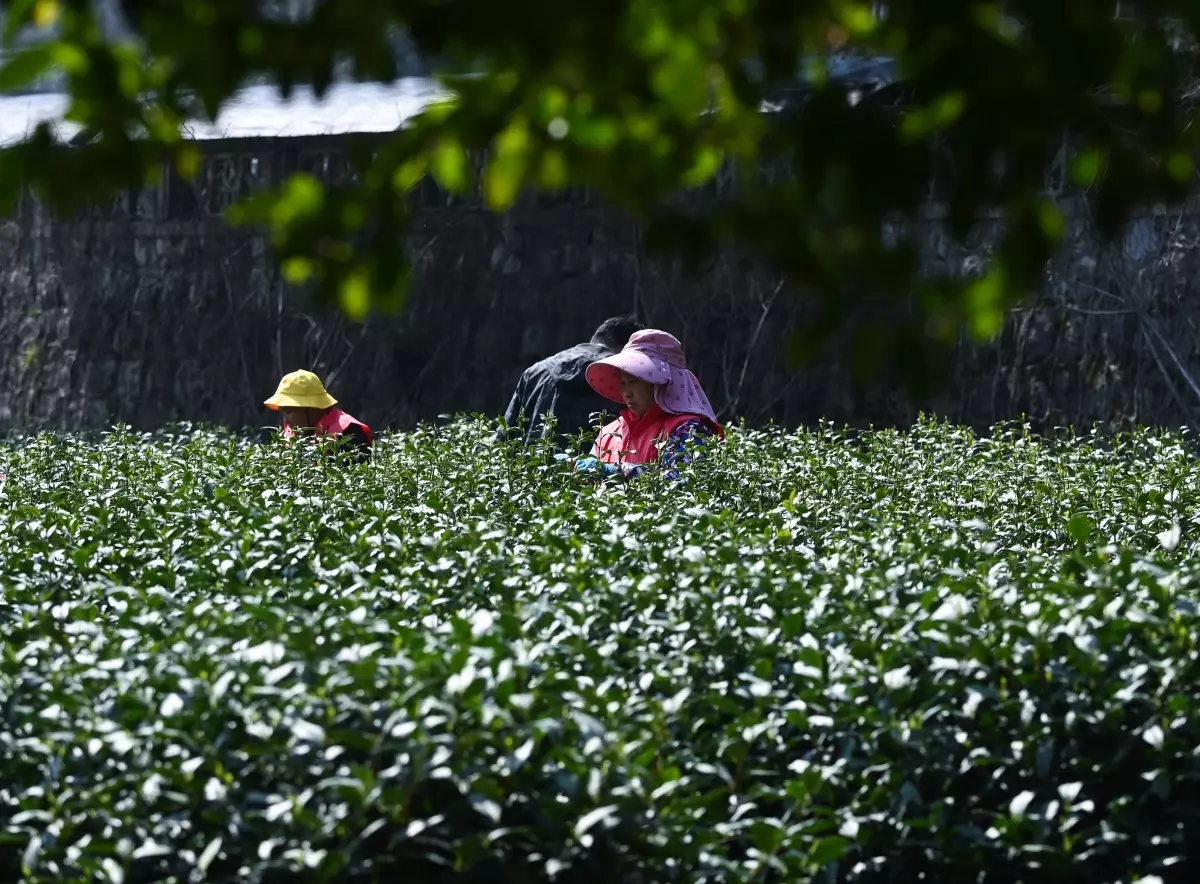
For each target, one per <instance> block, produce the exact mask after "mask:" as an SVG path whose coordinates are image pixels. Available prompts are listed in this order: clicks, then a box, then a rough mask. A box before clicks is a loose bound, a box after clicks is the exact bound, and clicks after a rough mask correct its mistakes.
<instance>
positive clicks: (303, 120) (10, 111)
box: [0, 56, 896, 146]
mask: <svg viewBox="0 0 1200 884" xmlns="http://www.w3.org/2000/svg"><path fill="white" fill-rule="evenodd" d="M826 64H827V66H828V71H829V76H830V78H831V79H834V80H840V81H843V82H846V83H848V84H852V85H861V86H866V87H868V88H872V87H874V88H880V87H882V86H884V85H886V84H889V83H892V82H895V80H896V70H895V62H894V61H892V60H891V59H875V58H856V57H851V56H833V57H831V58H828V59H826ZM797 85H798V86H799V88H801V89H803V88H805V84H803V83H798V84H797ZM444 95H445V92H444V90H442V88H441V87H440V86H439V85H438V83H437V82H436V81H435V80H432V79H428V78H422V77H406V78H403V79H400V80H397V81H395V82H394V83H337V84H334V85H333V86H331V87H330V88H329V89H328V90H327V91H326V93H325V95H324V96H323V97H322V98H321V99H320V100H318V99H317V98H316V96H315V95H314V94H313V92H312V90H311V89H310V88H308V87H298V88H297V89H295V90H294V91H293V92H292V95H291V97H290V98H288V99H286V100H285V99H284V98H283V96H282V95H281V94H280V92H279V89H278V88H277V87H275V86H271V85H261V86H248V87H246V88H245V89H242V90H241V91H239V92H238V93H237V94H236V95H235V96H234V97H233V98H232V99H231V100H230V101H229V102H227V103H226V104H225V106H224V107H223V108H222V109H221V112H220V114H219V115H218V117H217V119H216V121H215V122H211V123H209V122H203V121H200V120H196V121H193V122H191V123H188V124H187V126H186V127H185V131H186V134H187V136H188V137H189V138H193V139H196V140H198V141H212V140H219V139H232V138H290V137H301V136H312V135H344V134H348V133H352V132H394V131H395V130H396V129H399V128H400V127H401V126H402V125H403V124H404V123H405V122H406V121H407V120H409V119H411V118H412V117H413V116H415V115H416V114H418V113H420V112H421V111H422V110H423V109H424V108H426V107H427V106H428V105H429V104H430V103H431V102H433V101H434V100H436V99H437V98H439V97H442V96H444ZM69 101H70V100H69V98H68V97H67V96H66V95H65V94H62V93H57V92H41V93H38V92H35V93H30V94H25V95H0V146H5V145H11V144H15V143H17V142H19V141H22V140H23V139H25V138H26V137H28V136H29V135H30V134H31V133H32V132H33V130H34V128H35V127H36V126H37V125H38V123H41V122H50V123H51V124H52V125H53V126H54V129H55V131H56V132H57V134H58V136H59V137H60V138H61V139H63V140H64V141H66V140H69V139H71V138H72V137H74V136H75V135H76V134H77V133H78V132H79V129H80V127H79V126H78V125H77V124H75V123H68V122H66V121H64V120H63V115H64V114H65V113H66V110H67V107H68V104H69Z"/></svg>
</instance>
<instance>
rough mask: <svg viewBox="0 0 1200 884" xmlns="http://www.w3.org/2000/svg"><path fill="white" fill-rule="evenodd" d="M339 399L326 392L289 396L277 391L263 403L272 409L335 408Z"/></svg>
mask: <svg viewBox="0 0 1200 884" xmlns="http://www.w3.org/2000/svg"><path fill="white" fill-rule="evenodd" d="M337 402H338V401H337V400H336V399H334V398H333V397H332V396H330V395H329V394H328V393H326V394H325V395H323V396H289V395H288V394H287V393H276V394H275V395H274V396H272V397H271V398H270V399H268V400H267V401H266V402H264V403H263V405H265V406H267V408H269V409H271V410H272V411H279V409H281V408H333V406H335V405H337Z"/></svg>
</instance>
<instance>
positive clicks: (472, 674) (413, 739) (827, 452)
mask: <svg viewBox="0 0 1200 884" xmlns="http://www.w3.org/2000/svg"><path fill="white" fill-rule="evenodd" d="M487 438H488V428H487V427H485V426H483V425H482V424H475V423H471V422H456V423H453V424H450V425H448V426H446V427H442V428H426V429H423V430H421V431H418V432H415V433H412V434H407V435H400V436H393V437H391V438H388V439H386V440H384V441H383V442H382V443H381V449H380V455H379V458H378V460H377V462H376V463H374V464H370V465H366V466H361V467H353V468H347V469H334V468H331V467H330V466H329V465H328V464H327V463H326V462H325V461H322V460H321V459H319V458H315V457H309V456H308V455H307V454H305V453H304V452H296V451H290V450H287V449H285V448H283V447H277V446H262V445H252V444H248V443H246V442H243V441H241V440H239V439H237V438H234V437H230V436H226V435H215V434H208V433H192V432H180V433H179V434H177V435H159V436H154V437H144V438H138V437H133V436H129V435H124V434H120V433H118V434H114V435H111V436H108V437H106V438H104V439H103V440H98V441H96V442H87V441H84V440H79V439H71V438H55V437H50V436H45V437H41V438H38V439H36V440H27V441H23V442H15V443H12V444H10V445H8V446H7V447H3V448H0V472H3V473H6V474H7V476H8V479H7V481H6V483H5V484H4V486H3V487H2V488H0V537H3V538H4V540H3V544H2V545H0V586H2V587H3V608H0V624H2V629H3V637H4V642H3V648H2V655H0V715H2V718H0V829H2V833H3V834H2V835H0V878H2V879H3V880H17V879H18V878H19V877H21V876H22V875H25V876H26V878H27V880H42V881H50V880H61V879H63V878H64V877H65V878H67V879H70V878H72V877H77V876H79V875H82V876H84V877H85V878H86V879H87V880H100V881H104V880H107V881H113V882H117V881H166V880H174V881H189V880H190V881H201V880H208V881H235V880H236V881H252V882H256V881H261V882H267V881H271V882H275V881H381V882H382V881H396V880H404V881H409V880H411V881H414V882H440V881H447V882H448V881H496V882H517V881H521V882H524V881H542V880H548V879H550V878H555V879H556V880H563V881H571V882H579V881H596V882H600V881H604V882H612V881H643V882H659V881H679V882H685V881H686V882H700V881H709V882H716V881H722V882H726V881H740V882H751V881H758V882H763V881H782V880H806V879H812V880H823V881H855V882H884V881H887V882H909V881H915V880H920V879H921V878H920V876H921V875H922V874H924V875H925V876H926V877H925V880H941V881H982V882H1006V881H1016V880H1021V881H1025V882H1037V881H1051V880H1071V881H1095V882H1109V881H1111V882H1117V881H1133V880H1138V878H1139V876H1146V877H1144V878H1143V880H1147V881H1149V880H1153V878H1152V877H1150V876H1154V875H1157V876H1161V877H1164V878H1167V877H1170V876H1172V875H1174V874H1177V873H1181V872H1184V871H1186V865H1187V863H1186V862H1183V861H1182V860H1183V858H1184V857H1185V856H1186V854H1187V845H1188V841H1189V839H1194V838H1195V831H1196V829H1195V827H1196V825H1197V823H1198V822H1200V791H1198V788H1197V776H1198V775H1200V761H1198V759H1197V755H1196V747H1197V745H1200V713H1198V712H1197V709H1200V704H1198V702H1197V700H1198V698H1197V692H1198V688H1197V685H1198V684H1200V680H1198V679H1197V663H1196V650H1197V648H1196V644H1197V598H1198V594H1197V586H1198V581H1200V567H1198V566H1197V564H1196V562H1195V559H1194V558H1193V557H1192V556H1191V552H1192V550H1193V549H1194V547H1195V545H1196V541H1195V539H1194V537H1193V534H1194V532H1195V526H1196V524H1197V520H1198V519H1200V483H1198V479H1200V472H1198V470H1197V467H1196V466H1195V464H1194V462H1193V460H1192V458H1191V456H1190V454H1189V453H1188V451H1187V450H1186V447H1185V444H1184V442H1183V440H1181V439H1179V438H1176V437H1174V436H1171V435H1150V434H1144V435H1140V436H1136V437H1132V438H1124V439H1120V440H1115V441H1112V442H1111V443H1104V444H1101V442H1100V441H1097V440H1086V441H1079V440H1067V441H1062V442H1057V443H1051V442H1046V441H1039V440H1036V439H1032V438H1029V437H1028V436H1027V435H1026V434H1025V433H1024V432H1022V431H1020V430H1019V429H1018V430H1003V431H997V432H996V433H995V434H994V435H993V437H991V438H986V439H980V438H975V437H974V436H972V435H971V434H970V433H968V432H966V431H962V430H956V429H952V428H947V427H943V426H938V425H934V424H923V425H921V426H918V427H917V428H915V429H914V430H913V431H912V432H910V433H903V434H901V433H895V432H872V433H866V434H862V435H851V434H845V433H840V432H836V431H834V430H832V429H830V428H828V427H822V428H819V429H817V430H813V431H800V432H796V433H794V434H783V433H778V432H748V431H747V432H738V433H735V434H733V435H732V437H731V440H730V441H729V443H728V444H727V445H725V446H724V447H723V450H722V451H721V452H719V453H717V454H715V455H713V456H712V457H711V458H710V459H709V460H708V461H707V463H705V464H703V466H702V467H700V468H698V469H697V471H696V472H695V473H694V474H693V475H691V476H690V479H689V480H688V482H687V483H686V484H684V485H682V486H678V487H669V486H667V485H665V484H664V483H662V482H660V481H659V480H657V479H655V478H648V479H646V480H643V481H640V482H638V483H636V484H635V485H631V486H629V487H628V488H626V489H611V488H606V489H597V488H595V487H592V486H589V485H586V484H582V483H580V482H578V481H577V480H576V479H575V478H574V477H571V476H570V475H569V474H567V473H565V472H564V470H563V468H562V466H561V465H560V464H559V463H557V462H556V461H554V460H553V458H552V456H551V454H550V452H548V451H543V450H534V451H532V452H529V453H522V452H518V451H516V450H513V451H508V452H506V453H505V452H502V451H500V450H497V449H492V448H489V447H488V446H486V445H484V444H483V443H484V440H485V439H487ZM1193 871H1194V870H1193ZM1065 873H1069V876H1070V877H1069V878H1068V879H1064V878H1063V877H1062V876H1063V875H1064V874H1065Z"/></svg>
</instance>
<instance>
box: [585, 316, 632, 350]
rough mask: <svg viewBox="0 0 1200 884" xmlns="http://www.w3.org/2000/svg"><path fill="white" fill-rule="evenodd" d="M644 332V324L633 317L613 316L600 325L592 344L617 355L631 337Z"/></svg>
mask: <svg viewBox="0 0 1200 884" xmlns="http://www.w3.org/2000/svg"><path fill="white" fill-rule="evenodd" d="M641 330H642V324H641V323H640V322H638V321H637V320H636V319H635V318H634V317H632V316H613V317H611V318H609V319H606V320H604V322H602V323H600V327H599V328H598V329H596V333H595V334H594V335H592V343H593V344H599V345H600V346H601V347H604V348H605V349H608V350H612V351H613V352H614V353H616V352H617V351H618V350H620V349H621V348H622V347H624V346H625V344H626V342H627V341H628V340H629V338H630V336H631V335H632V334H633V333H634V332H636V331H641Z"/></svg>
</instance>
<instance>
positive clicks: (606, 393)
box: [584, 350, 671, 402]
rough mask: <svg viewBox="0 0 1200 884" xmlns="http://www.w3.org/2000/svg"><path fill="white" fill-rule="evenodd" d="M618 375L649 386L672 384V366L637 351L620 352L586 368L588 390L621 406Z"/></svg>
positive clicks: (621, 398)
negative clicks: (631, 376) (630, 377)
mask: <svg viewBox="0 0 1200 884" xmlns="http://www.w3.org/2000/svg"><path fill="white" fill-rule="evenodd" d="M621 372H625V373H626V374H631V375H633V376H634V377H635V378H637V379H638V380H642V381H645V382H646V383H648V384H654V385H656V386H657V385H659V384H665V383H667V382H668V381H669V380H671V366H670V364H669V363H667V362H666V361H665V360H662V359H655V358H654V357H653V356H648V355H647V354H645V353H642V352H639V351H638V350H622V351H621V352H620V353H614V354H613V355H612V356H609V357H607V358H605V359H601V360H600V361H599V362H593V363H592V364H591V365H589V366H588V367H587V371H586V372H585V375H584V376H585V377H586V378H587V382H588V386H590V387H591V388H592V389H593V390H595V391H596V392H597V393H599V394H600V395H601V396H603V397H604V398H605V399H610V400H612V401H613V402H624V401H625V397H624V396H622V395H621Z"/></svg>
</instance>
